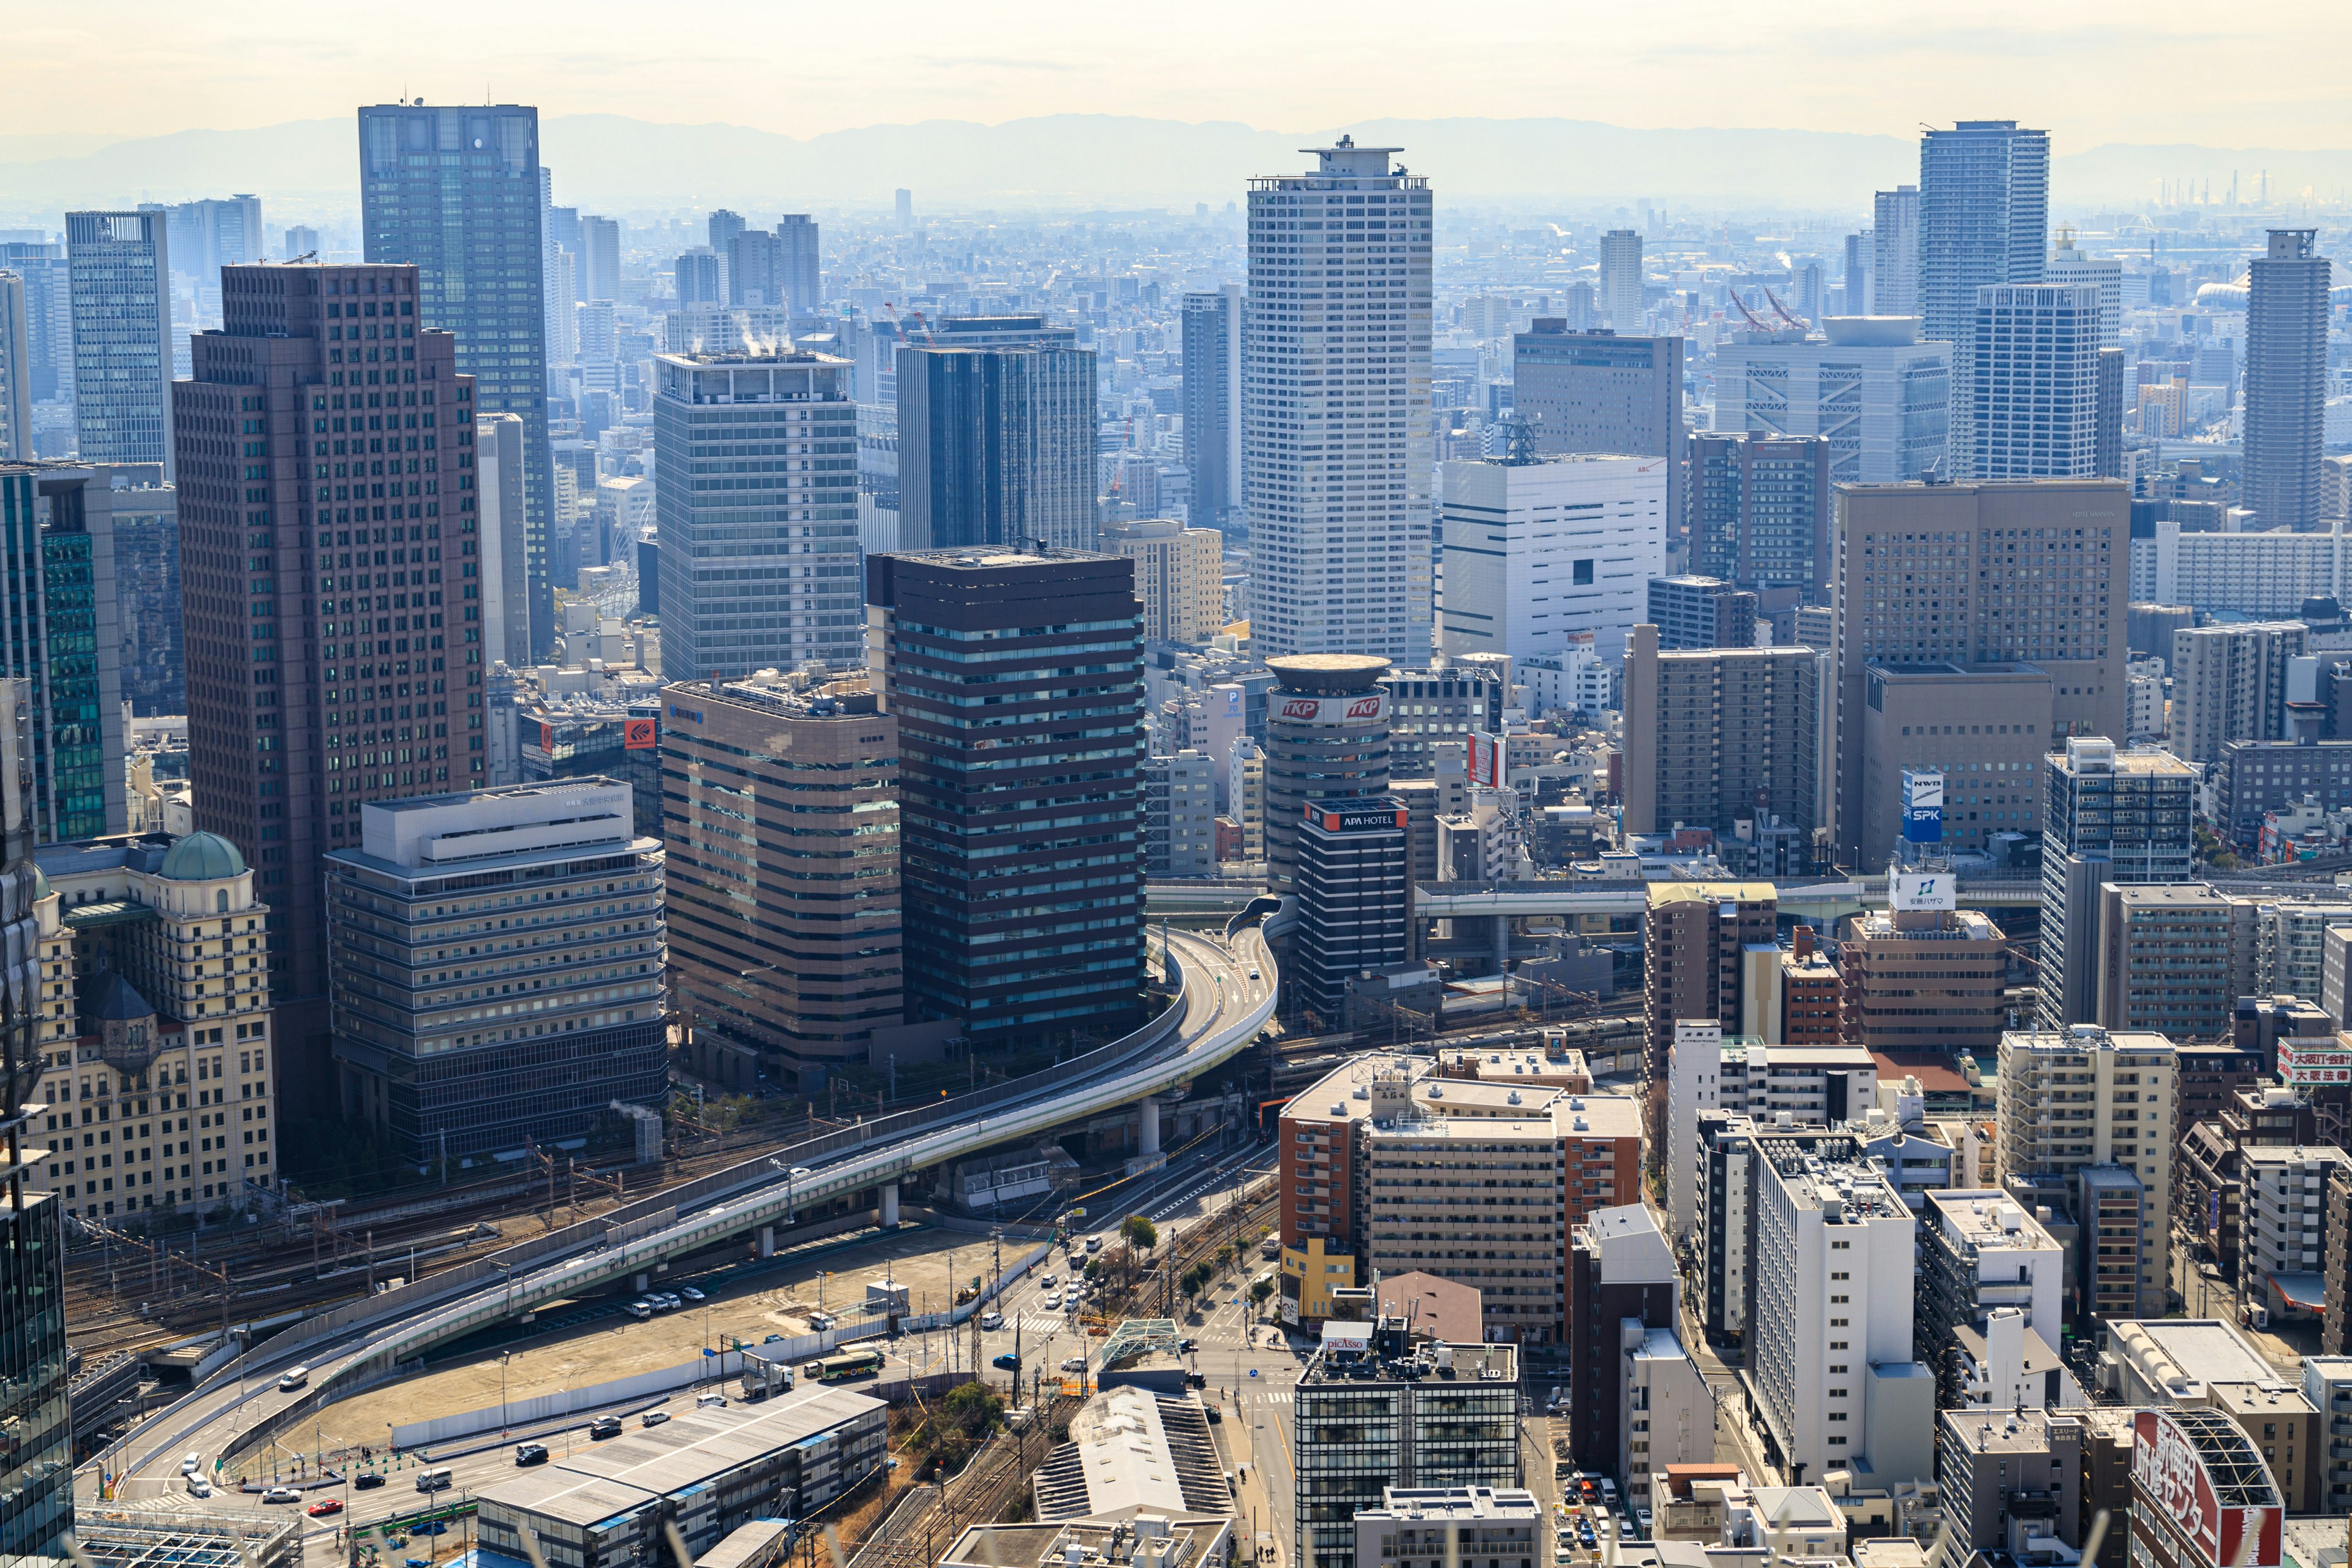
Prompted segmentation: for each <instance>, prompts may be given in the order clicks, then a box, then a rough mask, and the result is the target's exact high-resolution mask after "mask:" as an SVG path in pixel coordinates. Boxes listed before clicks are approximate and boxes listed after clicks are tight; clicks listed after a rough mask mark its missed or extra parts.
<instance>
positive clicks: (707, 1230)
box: [82, 930, 1276, 1501]
mask: <svg viewBox="0 0 2352 1568" xmlns="http://www.w3.org/2000/svg"><path fill="white" fill-rule="evenodd" d="M1171 940H1172V942H1174V944H1175V945H1176V946H1177V948H1178V949H1179V952H1180V956H1181V959H1182V962H1183V966H1184V976H1185V982H1186V984H1185V993H1184V998H1183V1006H1184V1008H1185V1014H1184V1017H1183V1021H1182V1023H1181V1026H1179V1029H1178V1031H1177V1037H1176V1038H1177V1040H1178V1041H1179V1042H1180V1043H1181V1048H1180V1049H1179V1050H1177V1051H1176V1052H1174V1053H1173V1054H1171V1053H1168V1052H1162V1051H1155V1053H1154V1054H1153V1055H1152V1056H1150V1057H1149V1058H1145V1059H1144V1060H1143V1061H1141V1062H1139V1063H1138V1064H1137V1065H1136V1066H1133V1067H1129V1066H1126V1065H1121V1066H1119V1067H1117V1068H1112V1069H1108V1071H1107V1072H1106V1073H1105V1075H1104V1077H1103V1078H1102V1079H1099V1080H1097V1082H1096V1083H1092V1084H1064V1085H1055V1086H1052V1087H1050V1088H1046V1089H1040V1090H1038V1091H1037V1092H1036V1093H1035V1094H1034V1095H1030V1096H1026V1097H1023V1098H1022V1099H1019V1100H1013V1101H1008V1102H1003V1103H1000V1104H996V1105H992V1106H990V1107H988V1108H987V1109H986V1110H985V1111H984V1112H983V1113H982V1115H981V1116H980V1117H978V1118H977V1119H976V1121H973V1122H971V1123H958V1124H954V1125H950V1126H947V1127H943V1128H932V1129H925V1130H921V1131H917V1132H916V1133H914V1134H913V1135H912V1136H910V1137H908V1139H906V1140H904V1141H903V1142H899V1143H898V1144H894V1145H887V1146H869V1147H861V1148H856V1149H852V1150H848V1151H845V1152H841V1153H840V1154H839V1155H838V1156H836V1157H835V1158H834V1159H831V1160H820V1161H818V1162H817V1163H815V1164H814V1166H813V1168H812V1170H811V1171H810V1172H809V1173H807V1174H805V1175H796V1176H795V1177H794V1178H793V1180H794V1181H795V1182H796V1183H798V1184H799V1186H800V1189H801V1191H802V1193H803V1194H818V1193H822V1192H823V1191H824V1188H825V1186H826V1185H827V1184H832V1185H834V1186H842V1187H847V1188H848V1189H849V1190H864V1187H865V1186H866V1185H870V1184H873V1182H874V1178H873V1177H871V1176H868V1175H866V1174H865V1173H866V1172H869V1171H873V1170H878V1169H886V1168H887V1169H890V1170H892V1171H893V1172H894V1173H895V1172H896V1171H899V1170H911V1169H920V1168H926V1167H928V1166H929V1165H931V1164H935V1163H940V1162H942V1161H944V1160H947V1159H951V1158H957V1157H961V1155H962V1154H963V1153H965V1152H971V1151H973V1150H974V1149H976V1148H979V1147H985V1146H987V1144H988V1142H991V1140H990V1139H989V1133H990V1131H991V1129H992V1127H996V1128H1002V1129H1003V1137H1004V1138H1006V1139H1012V1138H1019V1137H1024V1136H1028V1135H1030V1134H1031V1133H1033V1132H1034V1131H1037V1130H1039V1129H1040V1128H1045V1127H1050V1126H1051V1125H1053V1123H1054V1119H1055V1117H1057V1116H1060V1115H1061V1114H1062V1112H1063V1110H1064V1109H1065V1108H1068V1109H1069V1113H1070V1114H1071V1115H1073V1116H1075V1115H1080V1114H1086V1113H1088V1112H1090V1111H1091V1110H1093V1109H1094V1108H1095V1107H1094V1104H1093V1102H1094V1101H1097V1100H1104V1097H1105V1096H1106V1095H1107V1094H1116V1093H1118V1092H1123V1090H1124V1086H1125V1085H1126V1084H1128V1083H1130V1082H1133V1081H1137V1080H1139V1079H1140V1080H1142V1081H1147V1082H1148V1081H1152V1080H1153V1079H1162V1078H1165V1077H1166V1076H1167V1075H1168V1074H1169V1073H1170V1072H1171V1070H1172V1071H1175V1072H1178V1073H1180V1074H1181V1071H1182V1069H1183V1068H1185V1067H1187V1066H1188V1065H1190V1064H1191V1062H1192V1060H1193V1058H1198V1059H1199V1063H1200V1066H1199V1070H1201V1071H1204V1072H1205V1071H1208V1070H1212V1069H1213V1067H1214V1066H1216V1065H1217V1064H1219V1063H1221V1062H1223V1060H1225V1059H1227V1058H1229V1057H1230V1056H1231V1054H1232V1052H1233V1050H1234V1049H1235V1048H1238V1047H1237V1045H1236V1044H1235V1037H1237V1036H1238V1037H1239V1039H1240V1043H1241V1044H1245V1043H1246V1041H1247V1039H1248V1038H1250V1037H1255V1033H1256V1029H1255V1026H1254V1025H1252V1024H1251V1019H1252V1018H1254V1017H1258V1016H1262V1015H1263V1013H1265V1012H1266V1011H1268V1010H1270V1008H1271V1006H1272V1001H1273V994H1274V987H1275V983H1276V976H1275V969H1274V963H1273V959H1272V956H1271V954H1270V953H1269V952H1268V951H1267V950H1266V948H1265V944H1264V942H1263V940H1262V939H1261V938H1260V937H1259V935H1258V933H1257V932H1256V931H1255V930H1245V931H1243V932H1242V933H1241V934H1240V936H1239V937H1238V939H1237V940H1236V942H1235V943H1234V949H1233V950H1231V951H1228V950H1227V948H1226V947H1225V946H1224V945H1223V943H1220V942H1213V941H1211V940H1210V939H1208V938H1206V937H1202V936H1200V935H1198V934H1196V933H1188V932H1182V931H1179V932H1175V933H1173V935H1172V938H1171ZM1118 1102H1119V1101H1118V1100H1108V1103H1118ZM760 1179H761V1183H762V1184H761V1186H759V1187H757V1188H755V1189H753V1190H751V1191H749V1192H745V1193H739V1194H727V1195H725V1196H723V1197H720V1198H719V1199H718V1200H716V1201H714V1202H712V1203H710V1204H709V1205H708V1206H705V1207H700V1208H697V1209H693V1210H691V1211H690V1212H688V1213H684V1214H681V1215H679V1216H678V1219H677V1222H676V1223H675V1224H674V1225H672V1226H669V1227H667V1228H666V1229H659V1230H656V1231H655V1232H654V1233H652V1234H650V1235H648V1236H646V1237H637V1238H633V1239H631V1240H629V1241H627V1242H626V1243H625V1244H624V1245H622V1246H619V1247H611V1246H602V1245H600V1246H598V1247H595V1248H594V1249H593V1250H592V1251H590V1252H588V1253H586V1254H584V1255H580V1256H575V1257H573V1258H567V1259H562V1260H558V1261H553V1262H551V1263H548V1264H545V1265H543V1266H540V1267H525V1268H520V1269H518V1270H516V1271H515V1272H514V1273H513V1275H512V1276H511V1278H510V1279H509V1280H508V1281H506V1282H504V1283H502V1284H501V1285H499V1286H496V1287H492V1288H490V1289H484V1290H478V1291H475V1292H474V1293H472V1294H470V1295H467V1296H465V1297H462V1298H459V1299H458V1300H456V1301H454V1302H452V1303H449V1304H446V1305H443V1306H439V1307H434V1308H428V1309H425V1310H420V1311H418V1312H416V1313H414V1314H412V1315H409V1316H407V1317H404V1318H403V1319H401V1320H398V1321H393V1322H388V1323H378V1324H373V1325H365V1326H362V1327H359V1328H355V1329H354V1330H353V1331H350V1332H348V1333H346V1334H343V1335H341V1336H338V1337H336V1338H333V1339H330V1340H325V1341H321V1342H314V1343H312V1344H310V1345H305V1346H301V1347H299V1348H298V1349H295V1350H289V1352H286V1353H285V1354H284V1355H283V1356H282V1357H279V1358H270V1357H268V1355H267V1354H266V1352H265V1355H264V1356H263V1357H262V1358H260V1360H259V1364H258V1365H257V1367H255V1368H254V1369H252V1370H253V1371H254V1372H255V1373H256V1374H257V1375H254V1376H250V1377H247V1378H244V1379H242V1380H241V1381H236V1382H229V1383H224V1384H218V1385H216V1386H214V1387H211V1388H208V1389H205V1390H201V1391H199V1392H198V1393H197V1394H194V1395H192V1396H191V1397H190V1398H189V1399H187V1400H184V1401H182V1402H181V1403H180V1404H179V1405H175V1406H173V1407H172V1408H171V1409H170V1410H168V1411H166V1412H163V1413H162V1414H161V1415H158V1416H156V1417H154V1418H151V1419H150V1420H149V1421H147V1422H145V1423H143V1424H142V1426H141V1427H140V1428H139V1429H138V1430H137V1431H136V1432H134V1433H133V1434H131V1437H130V1438H129V1439H128V1441H127V1443H126V1444H125V1445H124V1447H125V1448H126V1449H127V1459H126V1458H122V1457H121V1456H117V1458H118V1460H119V1461H120V1462H121V1468H120V1471H119V1473H120V1474H121V1476H122V1477H124V1478H125V1480H124V1490H123V1493H122V1495H125V1496H128V1497H130V1498H133V1499H136V1498H139V1497H142V1496H148V1497H152V1496H156V1495H159V1494H162V1493H164V1492H167V1491H174V1490H177V1486H176V1484H175V1483H176V1480H177V1472H178V1469H179V1458H180V1456H181V1455H183V1454H184V1453H188V1452H191V1451H193V1452H195V1453H198V1454H200V1455H202V1456H204V1458H205V1460H206V1461H207V1465H208V1466H209V1462H210V1461H211V1459H212V1458H213V1457H214V1456H215V1455H218V1454H219V1453H221V1452H223V1451H224V1449H225V1448H226V1447H228V1446H230V1445H231V1444H232V1442H233V1440H234V1437H235V1435H236V1433H238V1432H240V1431H244V1430H249V1429H250V1428H251V1427H252V1426H255V1425H256V1424H257V1422H260V1421H263V1420H267V1419H268V1418H269V1417H270V1416H272V1415H276V1414H277V1413H278V1412H279V1411H281V1410H283V1409H284V1408H285V1407H286V1406H287V1405H289V1404H292V1403H293V1402H294V1401H295V1400H297V1399H299V1398H300V1397H302V1395H300V1394H294V1393H288V1392H281V1391H280V1390H279V1389H278V1386H277V1384H276V1382H275V1378H276V1374H277V1373H278V1372H279V1371H280V1370H281V1369H282V1368H283V1367H284V1366H285V1365H286V1364H288V1363H290V1362H291V1361H292V1360H294V1359H295V1357H296V1356H297V1355H298V1354H299V1357H300V1358H301V1359H302V1360H303V1362H304V1363H306V1364H307V1365H309V1366H310V1369H311V1377H312V1380H313V1383H314V1384H318V1383H322V1382H324V1380H325V1379H327V1378H328V1377H330V1376H332V1375H341V1376H343V1377H350V1376H352V1374H353V1373H356V1372H358V1371H360V1370H362V1369H363V1368H364V1367H365V1366H366V1365H368V1364H371V1363H382V1362H383V1360H385V1359H387V1358H391V1357H395V1356H397V1357H403V1358H404V1357H406V1356H408V1355H410V1354H412V1353H414V1351H415V1348H416V1347H420V1346H424V1345H429V1344H431V1343H433V1342H436V1340H438V1339H446V1338H448V1337H453V1336H454V1335H455V1334H457V1333H458V1332H463V1331H471V1330H472V1329H474V1328H477V1327H479V1326H481V1325H482V1324H483V1323H485V1322H488V1321H496V1320H498V1319H499V1318H501V1317H503V1316H507V1315H509V1314H510V1313H511V1312H513V1311H516V1310H520V1309H521V1307H522V1306H524V1305H526V1304H529V1303H530V1302H532V1301H535V1300H536V1301H544V1300H554V1299H563V1298H571V1297H576V1296H580V1295H587V1294H593V1293H596V1292H599V1291H601V1290H604V1289H611V1288H612V1287H613V1285H614V1283H615V1282H616V1281H617V1282H619V1283H620V1284H621V1285H622V1287H623V1288H624V1289H625V1288H627V1286H626V1282H627V1281H628V1279H630V1277H631V1274H632V1272H633V1271H634V1270H635V1268H639V1267H641V1266H647V1267H649V1266H650V1264H651V1262H652V1261H653V1260H655V1259H656V1258H666V1257H674V1256H688V1255H691V1254H692V1253H694V1252H696V1251H698V1250H702V1249H707V1248H709V1247H713V1246H717V1245H719V1244H720V1243H722V1242H725V1241H727V1240H729V1239H730V1238H733V1237H740V1236H742V1235H744V1234H746V1233H747V1232H749V1231H751V1230H755V1229H756V1228H757V1227H758V1226H761V1225H762V1224H766V1223H773V1222H774V1221H775V1220H776V1219H777V1218H779V1217H780V1216H781V1215H782V1212H783V1211H784V1210H785V1208H786V1206H787V1205H788V1203H789V1199H788V1198H787V1196H786V1194H785V1193H784V1184H783V1181H782V1176H781V1174H779V1175H778V1176H777V1177H774V1178H767V1177H764V1176H763V1177H761V1178H760ZM1123 1212H1124V1211H1123ZM778 1229H779V1231H780V1232H782V1231H783V1226H782V1225H778ZM1031 1289H1032V1290H1033V1292H1034V1287H1032V1288H1031ZM1024 1315H1031V1314H1029V1313H1027V1312H1026V1311H1024ZM987 1353H988V1354H990V1355H993V1354H995V1353H996V1352H993V1351H989V1352H987ZM418 1414H419V1415H427V1414H430V1412H422V1411H420V1412H419V1413H418ZM297 1440H299V1438H298V1439H297ZM96 1471H97V1467H96V1466H95V1465H92V1466H89V1467H86V1468H85V1471H84V1475H83V1478H82V1484H83V1487H84V1488H85V1489H86V1490H87V1491H88V1492H89V1495H94V1494H95V1488H96V1483H97V1475H96ZM223 1501H226V1499H224V1500H223Z"/></svg>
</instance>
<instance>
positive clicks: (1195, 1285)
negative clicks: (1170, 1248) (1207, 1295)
mask: <svg viewBox="0 0 2352 1568" xmlns="http://www.w3.org/2000/svg"><path fill="white" fill-rule="evenodd" d="M1216 1272H1217V1271H1216V1270H1215V1269H1213V1268H1210V1267H1209V1266H1208V1265H1207V1264H1205V1263H1195V1264H1194V1265H1192V1268H1187V1269H1186V1270H1184V1294H1186V1295H1187V1296H1197V1295H1199V1294H1200V1293H1201V1292H1202V1291H1203V1290H1205V1289H1208V1288H1209V1281H1210V1280H1211V1279H1215V1278H1216Z"/></svg>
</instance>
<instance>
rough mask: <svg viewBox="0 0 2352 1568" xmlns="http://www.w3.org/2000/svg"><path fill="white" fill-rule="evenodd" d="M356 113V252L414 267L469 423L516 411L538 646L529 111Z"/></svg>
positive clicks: (543, 402) (544, 487) (541, 581)
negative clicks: (465, 392)
mask: <svg viewBox="0 0 2352 1568" xmlns="http://www.w3.org/2000/svg"><path fill="white" fill-rule="evenodd" d="M359 121H360V205H361V221H362V226H363V228H364V239H365V246H366V252H365V253H366V256H367V259H368V260H369V261H371V262H377V263H408V264H410V265H413V266H415V268H416V269H417V308H418V310H419V312H420V316H419V325H420V326H422V327H425V328H427V329H430V330H432V331H443V332H449V333H452V334H454V336H455V338H456V343H457V370H458V372H459V373H461V374H465V375H467V376H471V377H472V378H473V379H474V382H475V385H476V387H477V391H476V392H475V394H474V395H473V397H471V398H469V399H468V405H467V409H466V411H465V412H466V418H467V426H468V429H469V430H470V425H471V421H472V418H473V416H474V414H475V413H476V412H477V404H478V411H479V412H481V413H485V414H514V415H519V416H521V418H522V422H523V493H524V497H525V499H526V502H527V504H528V506H529V508H530V512H529V517H528V520H527V521H526V525H525V529H524V548H525V550H526V552H527V553H528V565H527V571H528V573H529V574H530V647H531V651H532V652H533V653H534V654H538V653H540V652H542V651H544V650H545V649H546V648H547V647H549V646H550V645H551V643H552V642H553V641H554V638H555V604H554V597H553V595H552V593H551V582H550V579H549V574H548V573H549V567H550V566H551V558H550V551H551V548H552V546H553V543H554V540H553V533H554V527H555V479H554V475H553V473H552V471H551V466H550V462H551V460H550V457H549V453H548V447H547V313H546V310H545V308H544V304H545V300H544V294H545V279H544V277H543V274H542V271H541V268H542V267H543V265H544V251H543V248H542V244H543V238H544V232H545V231H544V226H543V218H542V212H541V208H542V205H543V204H544V201H545V196H544V193H543V192H542V190H541V179H540V167H539V110H536V109H532V108H530V107H529V106H527V105H522V104H511V103H509V104H497V105H488V104H485V105H480V106H470V105H469V106H467V107H465V108H456V107H447V108H427V107H425V106H423V105H410V104H402V103H391V104H378V105H375V106H373V107H371V108H366V109H362V110H360V111H359ZM604 297H605V298H607V299H609V298H611V297H612V296H611V295H609V294H608V295H606V296H604ZM452 782H460V781H452ZM240 842H243V841H242V840H240ZM273 901H274V900H273ZM321 984H323V979H322V980H321Z"/></svg>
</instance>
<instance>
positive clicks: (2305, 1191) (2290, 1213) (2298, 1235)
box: [2238, 1143, 2352, 1300]
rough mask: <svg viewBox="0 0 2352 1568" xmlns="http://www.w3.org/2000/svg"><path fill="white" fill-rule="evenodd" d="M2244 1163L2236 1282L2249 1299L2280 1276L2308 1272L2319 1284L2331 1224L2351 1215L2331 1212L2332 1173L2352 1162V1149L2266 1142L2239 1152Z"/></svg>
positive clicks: (2256, 1297)
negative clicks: (2243, 1188)
mask: <svg viewBox="0 0 2352 1568" xmlns="http://www.w3.org/2000/svg"><path fill="white" fill-rule="evenodd" d="M2240 1158H2241V1159H2242V1161H2243V1162H2244V1164H2245V1193H2244V1196H2243V1198H2242V1205H2243V1206H2242V1210H2241V1213H2242V1226H2241V1228H2240V1231H2239V1243H2238V1249H2239V1250H2238V1257H2239V1265H2238V1281H2239V1285H2240V1288H2241V1289H2243V1290H2245V1291H2246V1292H2247V1295H2248V1299H2249V1300H2260V1299H2261V1298H2260V1296H2259V1295H2258V1294H2257V1293H2258V1292H2260V1291H2261V1290H2262V1289H2263V1288H2264V1287H2265V1286H2266V1285H2267V1284H2268V1283H2269V1282H2270V1281H2271V1280H2272V1279H2274V1278H2276V1277H2278V1276H2280V1275H2294V1274H2308V1275H2312V1276H2314V1277H2315V1278H2314V1279H2312V1281H2311V1284H2312V1285H2313V1286H2316V1285H2317V1284H2318V1279H2317V1278H2316V1276H2318V1274H2319V1272H2320V1268H2321V1266H2322V1265H2323V1264H2324V1263H2325V1262H2326V1258H2327V1227H2328V1226H2329V1225H2330V1224H2331V1223H2332V1224H2339V1225H2340V1224H2347V1223H2352V1216H2347V1217H2339V1216H2336V1215H2330V1214H2329V1213H2328V1212H2327V1180H2328V1175H2329V1173H2331V1172H2332V1171H2334V1170H2336V1168H2337V1167H2339V1166H2352V1154H2347V1153H2346V1152H2344V1151H2343V1150H2341V1149H2338V1148H2336V1147H2334V1146H2333V1145H2330V1144H2324V1143H2315V1144H2312V1145H2309V1146H2307V1147H2287V1146H2284V1145H2277V1146H2273V1145H2264V1146H2261V1147H2248V1148H2246V1149H2244V1150H2242V1151H2241V1152H2240Z"/></svg>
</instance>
